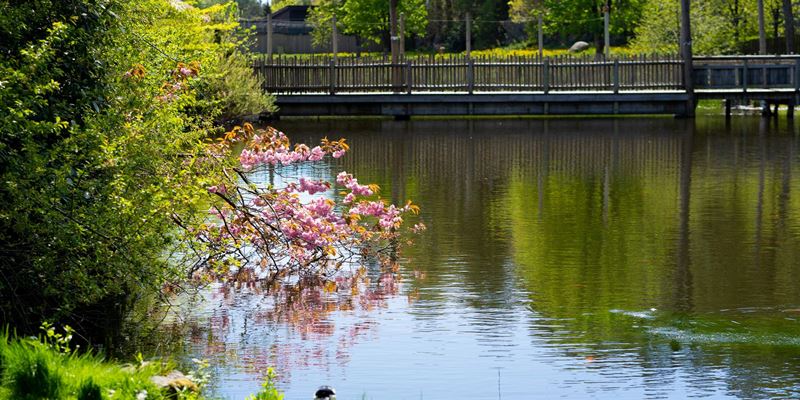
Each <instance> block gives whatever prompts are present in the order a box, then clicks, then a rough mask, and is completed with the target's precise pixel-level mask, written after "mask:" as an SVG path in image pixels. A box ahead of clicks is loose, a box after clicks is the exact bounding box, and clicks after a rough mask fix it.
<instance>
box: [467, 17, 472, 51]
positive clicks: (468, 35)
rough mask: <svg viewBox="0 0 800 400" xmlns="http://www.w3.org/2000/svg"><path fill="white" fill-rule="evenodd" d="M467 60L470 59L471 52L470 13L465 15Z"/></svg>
mask: <svg viewBox="0 0 800 400" xmlns="http://www.w3.org/2000/svg"><path fill="white" fill-rule="evenodd" d="M466 18H467V33H466V35H467V58H469V57H470V52H471V51H472V16H471V15H470V13H467V16H466Z"/></svg>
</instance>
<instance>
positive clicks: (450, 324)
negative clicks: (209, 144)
mask: <svg viewBox="0 0 800 400" xmlns="http://www.w3.org/2000/svg"><path fill="white" fill-rule="evenodd" d="M277 127H278V128H280V129H282V130H284V131H285V132H287V134H289V135H290V136H292V138H293V139H294V140H297V141H305V142H314V141H316V140H318V138H320V137H322V136H326V135H327V136H329V137H338V136H346V137H347V138H348V141H349V142H350V143H351V145H352V148H353V151H352V153H351V154H349V155H348V156H347V157H345V158H343V159H342V160H340V161H338V162H337V165H335V166H333V167H332V168H331V171H337V170H340V169H344V170H347V171H348V172H352V173H354V174H355V175H356V176H358V177H359V180H360V181H362V182H376V183H378V184H380V185H381V187H382V188H383V190H384V191H383V193H382V195H383V196H384V197H386V198H389V199H391V200H393V201H395V202H401V201H404V200H405V199H413V200H414V201H415V202H416V203H418V204H420V205H421V206H422V209H423V216H422V219H423V220H424V222H425V223H426V225H428V230H427V231H426V232H425V233H424V234H423V235H422V236H421V237H419V238H418V239H417V241H416V245H415V246H413V247H411V248H409V249H407V250H406V253H405V257H406V260H405V262H404V270H403V271H402V275H403V278H402V284H400V283H398V285H399V286H398V289H397V291H396V293H395V294H392V295H391V296H386V297H383V298H382V302H381V305H380V307H372V308H369V307H367V308H359V309H339V308H335V307H334V308H332V309H330V310H326V312H325V313H321V314H319V315H316V316H315V317H314V318H313V319H312V320H311V321H310V322H309V321H301V323H299V324H293V323H290V319H286V318H284V319H275V318H259V317H258V316H259V315H262V314H263V313H264V312H267V313H268V312H273V311H269V310H270V307H272V306H270V305H266V306H263V305H257V304H258V303H260V302H263V300H262V299H263V296H257V295H254V294H235V293H228V294H225V295H222V294H219V293H218V294H217V295H209V296H207V298H206V300H205V301H203V302H200V303H198V304H199V305H197V306H194V307H192V309H191V310H187V311H185V313H186V315H185V316H186V318H187V320H188V321H189V325H190V326H193V327H194V328H192V329H195V330H197V331H198V332H202V333H200V334H191V335H190V336H189V337H190V339H191V340H190V341H191V342H192V345H191V346H189V350H188V354H189V355H196V354H201V355H206V356H209V355H212V356H214V357H216V362H217V364H216V365H218V367H217V368H218V371H217V372H218V373H219V375H218V376H219V382H218V386H219V393H220V394H221V395H223V396H231V397H232V398H241V397H243V395H240V394H242V393H246V392H247V390H245V389H250V388H257V385H258V380H259V377H260V374H261V373H262V372H263V370H262V367H264V366H266V365H278V366H279V370H280V372H281V373H282V378H281V379H282V381H281V386H282V388H284V389H286V391H287V394H288V395H289V396H290V397H303V396H307V394H308V393H309V390H310V388H313V387H316V385H318V384H321V383H332V384H334V386H336V387H337V390H338V391H339V392H340V393H348V394H352V395H353V396H360V395H362V394H364V393H366V394H367V395H368V396H367V397H370V396H373V395H374V396H376V398H389V397H392V398H406V397H407V398H420V397H421V395H422V397H423V398H442V397H443V396H445V397H449V398H453V397H459V398H496V397H498V394H500V395H502V398H525V396H528V395H534V396H537V395H538V396H545V397H547V396H578V397H590V396H602V395H603V393H606V394H607V393H609V392H613V393H615V396H616V397H622V398H642V397H666V398H683V397H686V396H702V395H711V396H715V397H748V398H750V397H774V396H777V397H797V396H800V375H798V371H800V342H798V339H797V338H798V337H800V326H799V325H798V318H800V285H798V284H797V282H798V278H800V215H798V211H797V210H800V197H798V196H797V195H796V191H797V188H798V183H800V181H798V174H797V173H796V172H794V171H795V170H797V169H798V167H800V160H799V159H798V156H797V154H798V151H797V150H798V138H797V137H798V135H797V127H795V126H794V125H792V124H791V122H786V121H783V120H781V121H774V120H773V121H769V120H761V119H759V118H734V119H733V121H732V122H731V123H730V124H725V121H724V119H722V118H702V119H698V120H696V121H692V120H672V119H600V120H596V119H556V120H540V119H533V120H456V121H439V120H423V121H406V122H395V121H380V120H360V121H343V120H327V121H325V120H323V121H303V120H296V121H281V122H279V123H278V124H277ZM332 173H333V172H332ZM243 299H244V300H243ZM260 307H265V308H263V310H267V311H263V312H262V311H253V310H261V309H262V308H260ZM221 319H223V320H224V321H225V322H224V323H223V322H219V321H220V320H221ZM215 321H216V322H215ZM367 328H368V329H367ZM317 330H322V331H324V332H325V335H316V336H315V335H312V334H310V333H309V332H311V333H314V332H317ZM356 331H357V333H353V332H356ZM367 332H369V333H367ZM209 338H213V340H212V339H209ZM348 338H349V339H348ZM354 338H357V339H354ZM206 339H208V340H206ZM342 343H348V345H346V346H345V345H341V344H342ZM277 349H282V350H277ZM253 359H258V360H259V361H258V362H248V361H247V360H253ZM387 363H388V364H390V366H387ZM445 382H447V384H445ZM253 390H255V389H253ZM253 390H251V391H253ZM389 393H404V394H407V396H405V397H403V396H401V397H397V396H389V395H388V394H389ZM387 396H389V397H387Z"/></svg>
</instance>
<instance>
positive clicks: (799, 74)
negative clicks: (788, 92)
mask: <svg viewBox="0 0 800 400" xmlns="http://www.w3.org/2000/svg"><path fill="white" fill-rule="evenodd" d="M792 72H794V73H793V74H792V80H793V82H794V94H795V96H796V95H797V92H800V58H798V59H795V60H794V68H793V71H792Z"/></svg>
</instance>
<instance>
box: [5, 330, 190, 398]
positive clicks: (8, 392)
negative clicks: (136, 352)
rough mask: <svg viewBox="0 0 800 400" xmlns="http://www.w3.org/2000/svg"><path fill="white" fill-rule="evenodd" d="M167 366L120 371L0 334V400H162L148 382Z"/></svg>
mask: <svg viewBox="0 0 800 400" xmlns="http://www.w3.org/2000/svg"><path fill="white" fill-rule="evenodd" d="M171 367H172V366H171V365H169V364H168V363H166V364H165V363H149V364H148V363H144V364H142V365H137V366H123V365H120V364H115V363H108V362H104V361H103V359H102V358H101V357H100V356H98V355H96V354H91V353H83V354H78V353H76V352H66V353H64V352H59V351H56V350H54V349H53V348H51V347H50V346H48V345H46V344H44V343H42V342H41V341H39V340H38V339H35V338H15V337H13V336H11V335H9V333H8V332H7V331H6V332H3V333H0V399H14V400H29V399H30V400H34V399H76V400H100V399H137V398H147V399H162V398H166V397H165V396H164V394H163V393H162V392H161V391H160V389H159V388H158V387H156V385H155V384H153V383H152V382H151V381H150V377H151V376H154V375H159V374H162V373H164V372H165V371H166V370H169V369H171ZM137 396H139V397H137ZM184 398H186V397H185V396H184ZM195 398H196V397H195Z"/></svg>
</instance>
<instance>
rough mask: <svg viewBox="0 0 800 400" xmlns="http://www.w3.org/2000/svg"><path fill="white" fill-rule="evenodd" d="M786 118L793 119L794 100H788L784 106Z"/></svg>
mask: <svg viewBox="0 0 800 400" xmlns="http://www.w3.org/2000/svg"><path fill="white" fill-rule="evenodd" d="M786 118H787V119H794V101H790V102H789V105H788V106H787V107H786Z"/></svg>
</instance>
